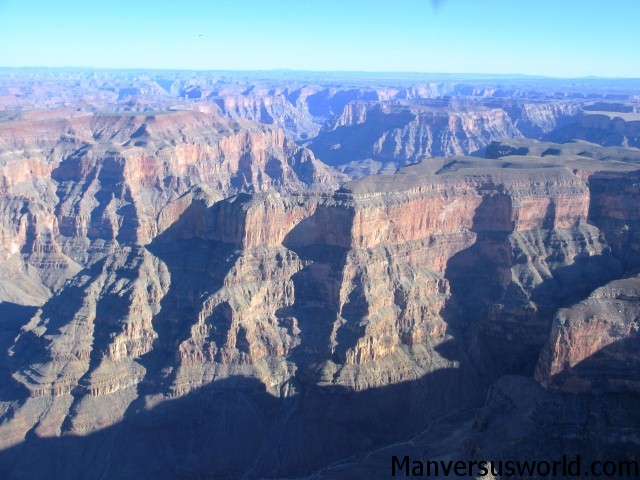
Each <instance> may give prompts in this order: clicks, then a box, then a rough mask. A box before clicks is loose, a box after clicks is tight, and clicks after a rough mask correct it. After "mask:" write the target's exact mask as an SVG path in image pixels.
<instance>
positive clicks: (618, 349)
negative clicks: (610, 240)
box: [536, 276, 640, 393]
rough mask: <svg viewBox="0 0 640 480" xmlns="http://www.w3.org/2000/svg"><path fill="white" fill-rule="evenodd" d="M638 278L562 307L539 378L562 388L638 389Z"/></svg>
mask: <svg viewBox="0 0 640 480" xmlns="http://www.w3.org/2000/svg"><path fill="white" fill-rule="evenodd" d="M639 288H640V279H639V278H638V277H637V276H635V277H631V278H626V279H622V280H616V281H613V282H611V283H608V284H607V285H605V286H604V287H601V288H599V289H597V290H595V291H594V292H593V293H592V294H591V295H589V297H588V298H587V299H586V300H584V301H582V302H580V303H578V304H576V305H574V306H572V307H570V308H565V309H562V310H560V311H559V312H558V313H557V314H556V316H555V318H554V322H553V329H552V331H551V337H550V339H549V341H548V343H547V345H546V347H545V349H544V351H543V353H542V355H541V357H540V361H539V363H538V367H537V370H536V378H537V379H538V381H539V382H540V383H541V384H542V385H543V386H544V387H546V388H548V389H552V390H560V391H564V392H571V393H577V392H580V393H582V392H602V391H610V392H624V391H632V392H638V391H639V390H640V378H639V377H638V368H637V366H638V362H639V360H640V359H639V358H638V347H639V346H640V325H639V321H640V320H639V319H640V301H639V300H640V289H639Z"/></svg>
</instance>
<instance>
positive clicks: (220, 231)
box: [0, 144, 637, 476]
mask: <svg viewBox="0 0 640 480" xmlns="http://www.w3.org/2000/svg"><path fill="white" fill-rule="evenodd" d="M538 147H540V145H537V146H536V145H535V144H532V145H531V146H530V150H529V151H530V152H534V151H536V149H537V148H538ZM547 147H548V146H545V151H546V150H547V149H548V148H547ZM558 147H560V146H558ZM540 148H541V147H540ZM592 148H596V149H597V147H593V146H592ZM498 150H499V149H498ZM551 157H554V158H555V156H553V155H552V156H551ZM554 158H549V156H548V155H546V156H536V155H528V156H526V155H525V156H523V155H520V156H505V157H500V158H497V159H493V160H492V159H478V158H469V157H454V158H450V159H437V160H433V161H428V162H423V163H421V164H419V165H415V166H411V167H407V168H405V169H403V170H401V171H400V172H399V173H397V174H394V175H379V176H372V177H367V178H364V179H361V180H357V181H354V182H349V183H346V184H345V185H343V187H342V188H341V189H339V190H338V191H336V192H335V193H333V194H324V193H320V192H318V193H313V192H306V193H296V194H293V195H289V194H286V195H281V194H277V193H275V192H271V193H254V194H247V193H242V194H239V195H234V196H231V197H227V198H224V199H222V198H221V197H220V196H216V195H214V194H211V193H210V192H208V191H207V190H206V189H204V188H202V187H201V188H198V189H192V190H191V193H189V194H188V195H183V196H181V197H179V199H178V200H176V202H179V203H176V205H175V207H169V205H171V204H168V205H167V206H165V209H166V208H174V210H173V211H172V212H170V213H167V214H166V215H165V216H162V215H161V216H160V217H159V218H162V225H163V228H162V230H160V229H159V230H158V232H157V233H156V234H155V236H154V237H153V239H152V240H151V241H149V242H148V243H146V244H145V245H136V246H123V245H120V243H121V242H118V245H116V244H115V243H114V246H113V247H111V251H109V252H106V253H104V254H103V257H102V259H101V260H100V261H95V262H92V263H91V264H90V265H88V266H87V267H85V268H84V269H83V270H81V271H80V272H79V273H77V274H76V275H75V276H74V277H73V280H72V281H71V282H69V283H67V285H66V286H64V287H63V288H62V289H60V290H59V291H58V293H56V294H55V295H54V296H53V297H52V298H51V299H49V300H48V301H47V302H46V303H45V304H44V306H43V307H42V308H41V309H40V310H39V311H38V313H37V314H36V315H35V316H34V317H33V318H32V320H31V321H30V322H29V323H28V324H27V325H25V326H24V327H23V328H22V330H21V332H20V334H19V336H18V338H17V340H16V342H15V345H14V347H13V348H12V355H11V357H10V361H9V366H10V367H9V368H10V371H11V376H12V382H13V383H12V387H11V389H10V390H6V391H5V393H4V394H3V395H4V397H3V398H8V399H9V398H12V400H8V401H5V402H3V403H2V408H3V411H4V412H5V415H6V418H7V420H6V421H5V423H4V424H3V425H2V426H0V429H2V431H3V436H2V438H3V439H4V440H3V441H4V445H5V447H10V446H11V445H18V444H21V443H23V442H26V444H27V445H32V443H30V442H31V441H30V440H29V438H36V437H40V438H45V437H50V436H52V437H54V438H57V439H59V441H60V443H59V445H60V447H59V448H61V449H62V451H65V452H66V451H67V450H66V449H68V448H70V447H69V446H68V444H67V440H66V439H67V438H73V437H72V435H76V434H82V435H88V437H87V440H86V442H88V443H86V445H87V446H88V447H87V448H94V447H93V446H89V445H97V443H94V442H98V443H101V442H106V443H107V444H108V445H109V447H108V449H107V450H109V451H111V452H117V455H118V458H119V459H121V461H122V462H124V463H123V465H126V466H127V468H129V469H132V471H133V470H135V471H141V470H140V469H141V466H140V464H139V462H138V461H137V460H136V458H133V457H131V456H130V455H129V454H127V452H126V450H127V449H126V448H124V449H123V446H124V445H126V444H129V443H130V440H128V439H127V438H128V437H129V436H130V435H134V437H135V436H136V435H139V433H138V434H134V433H135V432H140V425H141V424H140V422H142V423H143V424H144V423H145V422H154V423H155V422H160V423H159V424H160V425H164V426H167V425H173V427H171V428H173V429H174V430H173V431H176V432H184V433H176V434H175V438H173V439H172V440H170V439H167V441H168V442H169V444H171V445H173V444H175V445H176V448H178V447H177V445H179V444H181V443H183V440H184V439H185V438H186V437H185V436H184V435H187V433H186V432H185V431H184V429H182V430H181V429H180V428H178V427H177V426H175V425H174V423H175V422H174V421H173V420H171V419H172V418H177V417H175V415H184V411H185V410H184V409H187V410H189V409H192V408H195V407H194V405H201V406H202V408H205V407H204V406H206V409H207V412H209V413H208V414H206V415H204V413H203V415H204V416H203V417H201V418H203V419H204V420H202V421H201V422H199V423H201V426H199V427H194V428H195V430H192V432H193V431H197V432H199V433H197V435H198V436H199V437H202V438H203V439H204V438H208V440H207V441H208V442H211V445H218V446H216V447H212V448H215V451H216V452H218V453H217V455H223V457H217V458H227V457H228V458H227V460H225V462H221V463H220V464H218V465H214V464H212V463H211V461H208V460H207V458H208V457H207V452H205V451H203V450H197V449H193V448H188V449H187V450H188V451H187V450H184V451H182V449H180V451H182V453H181V454H179V456H181V458H186V457H182V455H185V456H192V458H196V459H197V462H196V463H193V462H192V463H191V464H183V463H182V462H178V463H179V465H180V468H181V469H183V470H181V471H184V472H188V474H189V475H195V474H197V473H198V472H200V473H201V472H204V471H207V472H209V473H211V472H214V473H216V474H219V475H221V476H223V475H228V476H234V475H235V476H237V475H240V474H242V473H247V474H249V476H260V475H265V474H266V473H265V472H276V473H277V474H278V475H292V474H294V473H299V474H302V473H305V472H309V471H310V469H313V468H316V467H319V466H321V465H326V464H327V463H329V462H331V461H335V460H337V459H339V458H342V457H344V456H345V455H350V454H353V453H357V452H359V451H362V449H363V448H365V446H375V445H378V444H380V442H383V441H387V442H388V441H393V439H396V438H401V437H402V436H406V435H408V434H409V433H410V432H416V431H418V430H419V429H420V428H426V425H427V424H428V423H429V422H430V421H432V420H433V419H434V418H436V417H437V416H439V415H444V414H446V413H447V412H451V411H453V410H455V409H458V408H468V407H476V406H479V405H480V404H481V403H482V401H483V398H484V389H483V386H484V385H486V384H487V383H490V382H492V381H493V380H494V379H496V378H497V377H499V376H500V375H502V374H503V373H519V374H529V375H530V374H531V373H532V372H533V368H534V365H535V363H536V361H537V359H538V355H539V352H540V351H541V349H542V347H543V346H544V345H545V344H547V342H548V338H549V337H548V335H549V330H550V329H551V327H552V319H553V314H554V313H555V312H556V310H557V309H558V308H559V307H564V306H569V305H570V304H571V303H573V302H576V301H580V300H581V299H583V298H585V297H586V296H587V295H589V293H590V292H591V291H593V290H594V289H595V288H597V287H599V286H601V285H602V284H603V283H606V282H608V281H610V280H615V279H616V278H619V277H620V276H622V274H623V271H624V266H623V264H624V262H623V259H622V258H619V257H618V256H617V252H618V251H617V250H616V249H615V248H612V247H611V246H610V245H609V244H608V243H607V238H608V234H607V233H606V232H604V231H600V230H599V229H598V227H596V226H595V225H593V224H591V221H590V218H595V217H593V212H595V211H596V207H595V205H600V207H598V209H599V210H598V211H599V212H600V213H599V215H600V216H601V217H605V216H606V215H607V214H606V212H605V211H604V208H605V205H606V201H604V202H603V201H600V200H598V198H601V197H602V195H605V196H606V194H607V192H611V191H613V190H614V189H613V188H611V189H604V190H598V188H596V187H597V182H596V183H593V184H592V180H597V179H598V178H600V176H607V177H606V178H608V179H609V180H611V179H613V178H626V177H627V176H628V174H625V175H622V174H621V173H620V172H626V171H633V170H634V169H637V166H635V164H633V163H629V162H619V161H618V162H607V161H604V160H601V159H597V158H590V157H588V156H581V155H574V156H570V155H568V156H567V157H566V159H565V162H564V163H563V165H562V166H558V164H557V160H554ZM80 165H82V163H80ZM78 168H82V167H78ZM103 168H105V167H104V166H103ZM106 168H108V167H106ZM115 171H116V172H126V169H123V170H117V169H115ZM137 171H138V172H142V173H140V174H139V175H140V176H139V177H138V179H137V181H136V182H135V184H136V185H138V186H139V185H144V183H145V176H144V175H146V173H145V171H144V169H142V168H139V169H137ZM118 174H120V173H118ZM153 175H156V174H155V173H154V174H153ZM113 183H117V182H113ZM629 188H631V187H629ZM602 192H604V193H602ZM114 196H115V195H114ZM594 202H595V203H594ZM611 215H612V216H614V217H615V216H617V214H616V213H615V211H612V212H611ZM174 216H175V217H174ZM173 218H176V220H173ZM116 226H119V225H117V224H116ZM105 228H106V227H105ZM634 228H635V227H634ZM101 235H103V233H102V232H99V235H98V236H101ZM116 240H117V238H116ZM122 243H124V242H122ZM612 308H613V307H612ZM561 312H562V310H561ZM553 328H554V329H556V327H555V326H554V327H553ZM580 328H582V327H580V326H579V325H578V326H576V327H575V329H576V334H575V335H574V337H576V338H577V337H578V336H579V333H578V330H580ZM616 328H617V327H616ZM607 329H609V330H611V327H610V326H608V325H604V326H602V328H601V329H600V330H598V331H601V330H602V331H603V332H604V331H609V330H607ZM553 331H554V332H555V330H553ZM611 331H612V332H613V333H610V337H611V338H614V337H615V336H616V335H618V333H616V332H618V331H617V330H615V329H614V330H611ZM552 335H554V334H552ZM587 336H588V335H587ZM552 338H554V337H553V336H552ZM572 338H573V337H572ZM584 338H586V337H584ZM556 344H557V345H564V344H568V345H572V343H571V342H567V341H564V340H558V341H557V342H556V343H554V344H553V345H556ZM548 345H549V344H548ZM548 345H547V347H546V348H547V350H548V349H549V346H548ZM594 348H595V347H594ZM547 350H545V351H547ZM580 352H583V353H584V352H587V350H584V349H582V350H580V349H577V350H576V351H573V350H572V349H571V348H564V347H563V348H560V347H558V348H554V349H552V351H551V353H547V354H545V355H546V356H545V355H543V358H550V359H551V360H550V362H549V364H550V365H553V367H552V368H553V371H554V372H556V371H560V370H558V368H559V367H558V365H566V364H567V362H565V361H564V360H563V358H564V357H562V355H564V356H566V357H567V358H570V359H575V358H578V357H580V355H583V353H580ZM584 355H589V353H584ZM584 355H583V356H584ZM555 356H557V357H558V359H555ZM541 362H542V360H541ZM605 363H606V362H605ZM540 368H542V367H539V371H540ZM561 377H562V375H560V376H558V377H557V378H558V381H560V380H559V379H560V378H561ZM553 378H556V377H555V376H554V377H553ZM330 392H333V393H331V394H330ZM196 400H197V401H196ZM370 401H375V402H380V405H388V406H390V407H391V406H394V405H395V406H397V405H403V406H404V407H403V408H404V409H405V413H406V412H410V415H405V414H404V413H403V414H402V415H401V414H400V413H398V410H397V408H389V411H385V410H384V409H383V410H381V411H378V410H376V412H378V414H379V419H380V421H379V422H377V423H376V425H369V426H368V427H367V428H360V427H358V425H360V424H361V422H363V421H365V420H364V419H365V418H369V417H368V414H366V415H364V416H361V415H357V414H356V413H355V412H356V410H354V408H359V407H354V405H355V406H361V407H362V408H364V409H365V412H367V411H369V410H367V409H369V408H371V407H368V406H367V405H370V403H369V402H370ZM194 402H195V403H194ZM327 402H328V403H327ZM320 405H325V406H326V405H331V408H332V409H334V410H333V411H335V412H336V414H335V419H334V420H335V421H334V422H333V423H332V424H331V425H333V426H331V425H326V424H322V425H325V426H322V425H321V424H320V423H317V422H315V421H314V420H313V419H314V418H319V417H318V415H319V413H318V412H320V411H321V410H324V408H321V407H320ZM198 408H200V407H198ZM98 411H99V412H100V413H99V414H96V413H95V412H98ZM142 412H146V413H142ZM161 412H165V413H161ZM339 412H343V413H339ZM394 412H396V413H394ZM166 415H168V417H167V420H162V421H159V420H158V418H159V416H160V417H164V416H166ZM229 415H231V418H234V419H236V421H234V422H231V423H225V420H224V418H230V417H228V416H229ZM243 418H244V420H242V419H243ZM172 422H174V423H172ZM211 422H213V423H211ZM207 425H209V426H210V427H211V428H207ZM251 425H254V427H251ZM255 425H258V426H259V428H257V430H255ZM284 425H288V426H287V427H286V428H285V427H284ZM176 428H177V430H175V429H176ZM251 428H254V434H255V435H257V437H256V438H257V440H256V443H255V444H252V446H249V447H248V450H247V449H240V450H242V452H243V453H238V452H239V450H238V449H237V448H235V449H234V446H235V447H237V446H238V445H239V443H238V442H240V441H241V437H242V436H236V434H235V433H234V431H237V430H238V429H239V431H240V432H248V431H249V430H250V429H251ZM100 429H105V432H107V433H105V434H106V435H107V437H104V436H103V434H101V433H98V431H99V430H100ZM206 431H210V432H213V433H209V434H207V433H205V432H206ZM109 432H110V433H109ZM256 432H257V433H256ZM34 434H35V435H34ZM189 435H191V434H189ZM212 435H213V436H212ZM303 436H304V438H305V439H306V440H307V442H306V443H305V444H304V445H303V446H300V445H298V444H299V443H301V442H300V439H301V438H302V437H303ZM132 438H133V437H132ZM136 438H139V437H136ZM345 438H346V439H348V441H345V440H344V439H345ZM222 439H225V440H224V441H223V440H222ZM340 439H343V440H340ZM57 441H58V440H56V442H57ZM176 442H177V443H176ZM234 442H235V443H234ZM121 443H123V445H120V444H121ZM143 443H144V442H143ZM222 445H225V446H222ZM293 445H298V448H297V449H296V452H297V453H296V455H294V456H293V457H291V458H289V459H288V460H287V461H286V462H282V461H281V462H280V463H279V464H277V465H275V464H273V458H275V457H277V454H276V452H278V451H287V452H288V451H291V450H292V446H293ZM323 445H333V446H332V447H329V446H326V447H325V446H323ZM334 447H335V448H334ZM28 448H30V447H27V450H24V451H25V452H27V451H29V450H28ZM236 450H237V452H236V453H232V452H233V451H236ZM20 451H21V450H14V449H12V450H11V452H12V453H11V454H10V455H9V454H8V455H7V456H5V457H4V459H3V463H2V465H3V466H2V468H4V469H5V471H13V470H12V469H16V468H18V469H19V467H18V465H19V464H20V459H21V458H22V457H21V455H22V454H21V453H20ZM247 451H249V453H248V454H247V453H246V452H247ZM246 455H250V456H251V457H252V458H253V461H252V462H250V466H247V461H248V460H247V457H246ZM274 456H275V457H274ZM62 458H63V460H61V462H62V463H61V464H60V468H61V469H62V470H61V471H68V468H69V465H70V464H69V463H67V460H64V458H66V457H64V456H63V457H62ZM96 462H97V464H98V465H99V468H98V470H99V471H100V472H101V474H102V473H105V472H109V471H111V470H110V469H113V468H119V467H115V466H113V463H112V462H109V461H108V460H107V459H106V458H105V457H104V456H102V455H99V456H98V457H97V460H96ZM158 462H159V464H160V465H162V466H163V468H171V469H173V468H177V467H175V465H174V466H170V465H169V463H167V462H168V460H166V459H165V460H161V459H160V460H158ZM173 463H175V462H173ZM176 465H177V464H176ZM7 469H9V470H7ZM16 471H19V470H16ZM171 471H174V470H171ZM269 474H271V473H269Z"/></svg>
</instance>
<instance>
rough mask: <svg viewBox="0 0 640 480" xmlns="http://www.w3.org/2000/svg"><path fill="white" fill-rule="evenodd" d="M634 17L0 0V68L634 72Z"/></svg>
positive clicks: (599, 11) (595, 0)
mask: <svg viewBox="0 0 640 480" xmlns="http://www.w3.org/2000/svg"><path fill="white" fill-rule="evenodd" d="M434 4H435V5H437V8H434ZM638 20H640V0H610V1H604V0H438V1H436V2H433V1H432V0H170V1H165V0H147V1H145V0H126V1H123V0H109V1H107V0H104V1H97V0H0V66H3V67H16V66H29V67H60V66H75V67H97V68H164V69H194V70H270V69H294V70H320V71H321V70H325V71H326V70H331V71H336V70H343V71H375V72H428V73H508V74H528V75H546V76H557V77H581V76H604V77H635V78H640V28H639V27H638Z"/></svg>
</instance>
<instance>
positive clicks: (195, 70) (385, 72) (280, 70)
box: [0, 65, 640, 80]
mask: <svg viewBox="0 0 640 480" xmlns="http://www.w3.org/2000/svg"><path fill="white" fill-rule="evenodd" d="M0 70H85V71H91V70H94V71H146V72H156V71H157V72H173V73H176V72H192V73H211V72H229V73H312V74H323V73H324V74H351V75H354V74H356V75H366V74H369V75H412V76H417V75H425V76H428V75H432V76H454V75H462V76H468V77H473V76H486V77H522V78H537V79H549V80H640V77H625V76H602V75H581V76H564V75H549V74H533V73H495V72H426V71H408V70H312V69H295V68H286V67H280V68H258V69H252V68H242V69H230V68H213V69H204V68H172V67H91V66H71V65H65V66H26V65H23V66H2V65H0Z"/></svg>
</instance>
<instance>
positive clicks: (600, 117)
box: [547, 112, 640, 147]
mask: <svg viewBox="0 0 640 480" xmlns="http://www.w3.org/2000/svg"><path fill="white" fill-rule="evenodd" d="M547 138H548V139H549V140H551V141H553V142H566V141H568V140H573V139H581V140H587V141H589V142H594V143H598V144H600V145H604V146H615V145H617V146H624V147H640V115H638V114H637V113H616V112H585V113H584V114H583V115H581V116H580V117H578V119H577V121H575V122H572V123H569V124H568V125H566V126H564V127H563V128H560V129H558V130H557V131H554V132H551V133H550V134H549V135H548V136H547Z"/></svg>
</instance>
